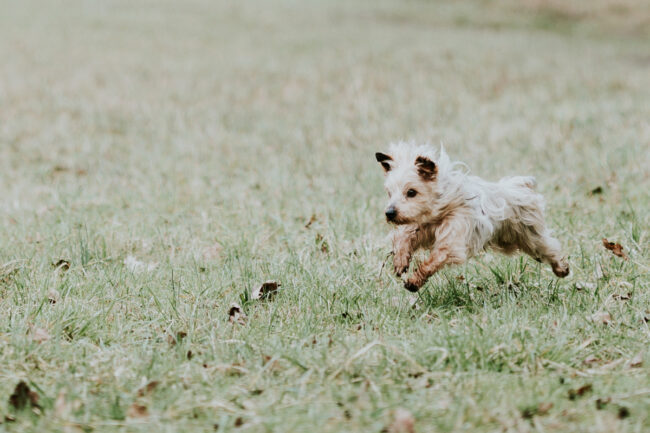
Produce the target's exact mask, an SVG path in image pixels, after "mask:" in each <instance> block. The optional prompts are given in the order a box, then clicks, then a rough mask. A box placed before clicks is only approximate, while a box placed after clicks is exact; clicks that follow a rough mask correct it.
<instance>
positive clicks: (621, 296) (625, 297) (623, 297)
mask: <svg viewBox="0 0 650 433" xmlns="http://www.w3.org/2000/svg"><path fill="white" fill-rule="evenodd" d="M612 298H614V299H616V300H617V301H629V300H630V299H632V293H629V292H628V293H626V294H620V293H614V294H613V295H612Z"/></svg>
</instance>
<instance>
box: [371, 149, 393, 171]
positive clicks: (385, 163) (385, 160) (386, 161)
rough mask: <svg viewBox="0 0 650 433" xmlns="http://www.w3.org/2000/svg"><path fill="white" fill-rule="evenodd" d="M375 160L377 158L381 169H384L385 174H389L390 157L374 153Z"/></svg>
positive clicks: (391, 159)
mask: <svg viewBox="0 0 650 433" xmlns="http://www.w3.org/2000/svg"><path fill="white" fill-rule="evenodd" d="M375 158H377V162H379V163H380V164H381V166H382V167H384V171H385V172H389V171H390V169H391V162H392V161H393V158H391V157H390V155H386V154H385V153H381V152H377V153H375Z"/></svg>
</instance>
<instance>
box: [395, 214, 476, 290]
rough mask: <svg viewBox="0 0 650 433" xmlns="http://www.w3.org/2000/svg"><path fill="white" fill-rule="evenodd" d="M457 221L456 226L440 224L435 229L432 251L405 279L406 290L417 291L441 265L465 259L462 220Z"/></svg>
mask: <svg viewBox="0 0 650 433" xmlns="http://www.w3.org/2000/svg"><path fill="white" fill-rule="evenodd" d="M458 223H461V224H458V227H454V224H453V223H452V224H448V225H446V226H441V227H439V228H438V229H437V230H436V237H437V240H436V241H435V245H434V248H433V251H431V255H430V256H429V258H427V259H426V260H425V261H424V262H423V263H421V264H420V266H419V267H418V269H417V270H416V271H415V272H413V275H412V276H411V277H410V278H409V279H408V280H406V282H405V283H404V287H405V288H406V289H407V290H409V291H411V292H417V291H418V290H420V288H421V287H422V286H424V283H426V282H427V280H428V279H429V278H430V277H431V276H432V275H433V274H435V273H436V272H437V271H438V270H439V269H440V268H442V267H443V266H445V265H451V264H461V263H464V262H465V260H466V259H467V246H466V243H465V236H464V235H465V233H464V230H463V228H464V226H463V225H462V222H460V221H458Z"/></svg>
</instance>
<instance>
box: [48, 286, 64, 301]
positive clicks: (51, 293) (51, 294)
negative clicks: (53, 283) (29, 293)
mask: <svg viewBox="0 0 650 433" xmlns="http://www.w3.org/2000/svg"><path fill="white" fill-rule="evenodd" d="M60 299H61V295H60V294H59V292H58V290H56V289H50V290H48V292H47V300H48V302H49V303H50V304H56V303H57V302H59V300H60Z"/></svg>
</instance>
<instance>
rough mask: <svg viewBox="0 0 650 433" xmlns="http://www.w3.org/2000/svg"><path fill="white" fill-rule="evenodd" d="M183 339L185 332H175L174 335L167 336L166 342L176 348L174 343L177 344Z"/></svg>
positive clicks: (185, 335)
mask: <svg viewBox="0 0 650 433" xmlns="http://www.w3.org/2000/svg"><path fill="white" fill-rule="evenodd" d="M185 337H187V332H185V331H180V332H177V333H176V335H173V334H167V342H168V343H169V345H170V346H176V343H179V342H180V341H182V340H183V338H185Z"/></svg>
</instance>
